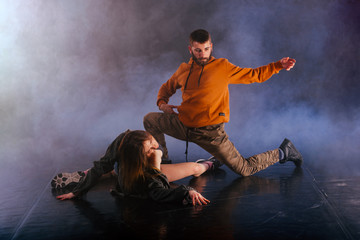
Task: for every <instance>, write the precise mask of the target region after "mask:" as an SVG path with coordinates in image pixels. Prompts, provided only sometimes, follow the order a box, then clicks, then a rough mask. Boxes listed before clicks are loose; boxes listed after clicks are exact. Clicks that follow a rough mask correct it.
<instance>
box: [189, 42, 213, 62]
mask: <svg viewBox="0 0 360 240" xmlns="http://www.w3.org/2000/svg"><path fill="white" fill-rule="evenodd" d="M189 51H190V54H191V55H192V57H193V59H194V61H195V62H196V63H197V64H199V65H202V66H203V65H205V64H207V63H208V62H209V60H210V57H211V53H212V43H211V42H210V40H209V41H207V42H204V43H199V42H193V43H192V44H191V45H190V46H189Z"/></svg>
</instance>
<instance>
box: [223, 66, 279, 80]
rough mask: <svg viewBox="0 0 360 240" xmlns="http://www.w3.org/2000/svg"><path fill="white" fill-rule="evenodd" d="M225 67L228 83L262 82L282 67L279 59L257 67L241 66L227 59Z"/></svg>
mask: <svg viewBox="0 0 360 240" xmlns="http://www.w3.org/2000/svg"><path fill="white" fill-rule="evenodd" d="M226 68H227V72H228V78H229V83H230V84H239V83H242V84H250V83H255V82H257V83H262V82H265V81H266V80H268V79H269V78H270V77H271V76H272V75H274V74H276V73H278V72H279V71H280V70H281V69H283V67H282V65H281V63H280V61H278V62H274V63H270V64H268V65H265V66H262V67H258V68H241V67H238V66H235V65H234V64H232V63H230V62H228V61H227V66H226Z"/></svg>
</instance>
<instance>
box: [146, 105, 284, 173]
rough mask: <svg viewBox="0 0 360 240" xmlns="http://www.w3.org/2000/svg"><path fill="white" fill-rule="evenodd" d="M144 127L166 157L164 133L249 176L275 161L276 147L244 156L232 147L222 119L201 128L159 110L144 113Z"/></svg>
mask: <svg viewBox="0 0 360 240" xmlns="http://www.w3.org/2000/svg"><path fill="white" fill-rule="evenodd" d="M144 128H145V130H146V131H148V132H149V133H151V134H152V135H153V136H154V138H155V139H156V140H157V141H158V142H159V144H160V145H161V146H162V147H163V148H164V157H167V154H168V151H167V148H166V142H165V135H164V134H166V135H169V136H171V137H174V138H177V139H179V140H183V141H186V140H188V141H189V142H193V143H195V144H197V145H199V146H200V147H201V148H203V149H204V150H206V151H207V152H209V153H210V154H211V155H213V156H214V157H215V158H216V159H218V160H219V161H221V162H222V163H224V164H225V165H227V166H228V167H229V168H230V169H231V170H233V171H234V172H236V173H238V174H240V175H242V176H250V175H252V174H255V173H257V172H258V171H260V170H263V169H265V168H267V167H269V166H270V165H273V164H275V163H277V162H278V161H279V151H278V149H275V150H271V151H267V152H264V153H260V154H257V155H254V156H252V157H249V158H244V157H243V156H241V154H240V153H239V152H238V151H237V150H236V148H235V146H234V144H233V143H232V142H231V141H230V140H229V137H228V135H227V133H226V132H225V130H224V123H221V124H216V125H210V126H205V127H201V128H188V127H186V126H185V125H184V124H182V122H181V121H180V120H179V118H178V116H177V115H175V114H167V113H161V112H152V113H148V114H147V115H146V116H145V117H144Z"/></svg>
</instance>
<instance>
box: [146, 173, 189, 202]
mask: <svg viewBox="0 0 360 240" xmlns="http://www.w3.org/2000/svg"><path fill="white" fill-rule="evenodd" d="M160 178H162V177H161V176H160ZM160 178H159V177H158V178H153V179H151V181H149V182H148V185H147V187H148V195H149V197H150V198H151V199H152V200H154V201H156V202H159V203H170V202H173V203H175V202H176V203H180V204H188V203H191V199H190V195H189V191H190V190H193V189H192V188H191V187H188V186H185V185H180V186H178V187H176V188H171V187H170V185H169V184H168V182H167V181H166V182H167V183H165V182H164V179H160ZM164 183H165V184H164Z"/></svg>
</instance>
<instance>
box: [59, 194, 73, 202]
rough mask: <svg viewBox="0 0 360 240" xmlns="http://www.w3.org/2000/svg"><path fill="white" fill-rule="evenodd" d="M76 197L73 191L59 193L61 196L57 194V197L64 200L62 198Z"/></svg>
mask: <svg viewBox="0 0 360 240" xmlns="http://www.w3.org/2000/svg"><path fill="white" fill-rule="evenodd" d="M74 197H75V194H73V193H72V192H71V193H67V194H62V195H59V196H57V197H56V198H57V199H59V200H61V201H62V200H67V199H72V198H74Z"/></svg>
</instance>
